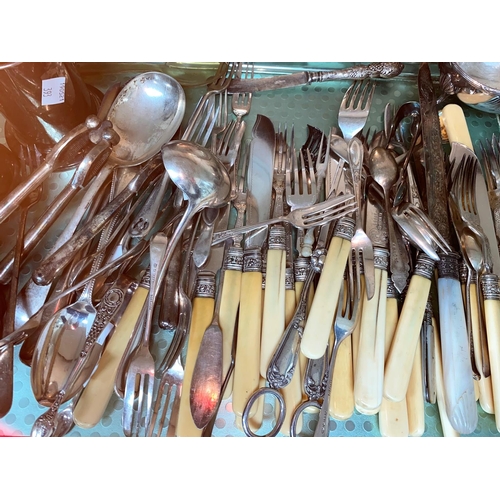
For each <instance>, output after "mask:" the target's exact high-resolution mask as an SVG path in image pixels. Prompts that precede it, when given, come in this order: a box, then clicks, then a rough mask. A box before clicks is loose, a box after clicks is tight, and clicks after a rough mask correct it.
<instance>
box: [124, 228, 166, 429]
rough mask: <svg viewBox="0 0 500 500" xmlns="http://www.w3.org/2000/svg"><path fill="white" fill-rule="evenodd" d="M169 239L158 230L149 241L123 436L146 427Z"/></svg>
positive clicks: (127, 381) (150, 406)
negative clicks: (155, 328) (160, 287)
mask: <svg viewBox="0 0 500 500" xmlns="http://www.w3.org/2000/svg"><path fill="white" fill-rule="evenodd" d="M167 243H168V239H167V236H166V234H165V233H161V232H160V233H157V234H156V235H155V236H154V237H153V239H152V240H151V243H150V273H151V285H150V288H149V295H148V302H147V314H146V319H145V321H144V329H143V333H142V338H141V342H140V344H139V346H138V348H137V350H136V351H135V352H134V353H133V354H132V358H131V360H130V362H129V365H128V368H127V375H126V382H125V393H124V397H123V403H124V404H123V414H122V426H123V433H124V434H125V436H127V437H129V436H138V435H139V431H140V428H141V427H145V428H147V427H148V424H149V420H150V418H151V409H152V401H153V391H154V378H155V361H154V358H153V356H152V354H151V351H150V349H149V339H150V337H151V328H152V324H153V313H154V306H155V299H156V295H157V291H158V285H159V279H160V268H161V263H162V261H163V258H164V256H165V252H166V250H167Z"/></svg>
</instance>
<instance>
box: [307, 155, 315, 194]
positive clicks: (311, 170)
mask: <svg viewBox="0 0 500 500" xmlns="http://www.w3.org/2000/svg"><path fill="white" fill-rule="evenodd" d="M307 160H308V162H309V168H308V169H307V170H308V173H309V185H308V188H309V189H308V192H309V193H311V194H312V193H315V192H316V175H315V173H314V168H313V166H312V165H313V161H312V156H311V152H310V151H309V149H308V150H307Z"/></svg>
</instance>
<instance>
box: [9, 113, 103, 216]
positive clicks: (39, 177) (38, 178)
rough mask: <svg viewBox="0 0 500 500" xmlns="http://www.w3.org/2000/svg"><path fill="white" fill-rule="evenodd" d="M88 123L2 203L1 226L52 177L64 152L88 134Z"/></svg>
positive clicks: (48, 156) (62, 144) (69, 137)
mask: <svg viewBox="0 0 500 500" xmlns="http://www.w3.org/2000/svg"><path fill="white" fill-rule="evenodd" d="M87 123H88V124H89V125H87ZM87 123H84V124H81V125H77V126H76V127H75V128H74V129H73V130H71V132H69V133H68V134H66V135H65V136H64V137H63V138H62V139H61V140H60V141H59V142H58V143H57V144H56V145H55V146H54V147H53V148H52V150H51V151H50V153H49V154H48V155H47V157H46V159H45V161H44V162H43V163H42V164H41V165H40V167H38V168H37V169H36V170H35V171H34V172H33V173H32V174H31V175H30V177H29V179H27V180H26V181H25V182H22V183H21V184H19V186H17V187H16V188H15V189H14V190H13V191H11V193H10V194H9V195H8V196H7V197H6V198H5V199H3V200H2V202H1V203H0V224H1V223H2V222H4V221H5V220H6V219H7V217H9V216H10V215H11V214H12V213H13V212H14V211H15V210H16V209H17V207H18V206H19V203H20V202H21V201H22V200H23V199H24V198H25V197H26V196H27V195H28V193H29V192H30V191H31V190H33V189H35V188H37V187H38V186H39V185H40V184H42V182H43V181H44V180H45V179H46V178H47V177H48V176H49V175H50V173H51V172H52V170H53V169H54V166H55V164H56V162H57V160H58V159H59V158H60V156H61V155H62V152H63V151H64V150H65V149H66V148H67V147H68V146H69V145H70V144H71V143H73V141H75V140H76V139H77V138H78V137H79V136H81V135H82V134H84V133H85V132H87V131H88V130H89V129H90V128H93V127H92V125H95V123H93V122H92V121H89V119H87Z"/></svg>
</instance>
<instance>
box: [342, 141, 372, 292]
mask: <svg viewBox="0 0 500 500" xmlns="http://www.w3.org/2000/svg"><path fill="white" fill-rule="evenodd" d="M347 154H348V159H349V166H350V168H351V173H352V181H353V187H354V195H355V197H356V203H357V205H358V210H357V212H356V215H355V220H356V226H355V229H356V231H355V233H354V236H353V237H352V238H351V253H352V256H353V258H354V263H355V269H356V274H357V281H358V283H360V282H361V269H364V275H365V290H366V296H367V298H368V300H370V299H371V298H372V297H373V295H374V293H375V262H374V252H373V244H372V241H371V240H370V238H369V237H368V235H367V234H366V233H365V231H364V229H363V219H362V215H361V214H362V203H363V195H362V184H363V176H362V173H363V156H364V149H363V143H362V142H361V141H360V140H359V139H358V138H356V137H353V138H352V139H351V140H350V141H349V147H348V153H347Z"/></svg>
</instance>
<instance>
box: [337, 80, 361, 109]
mask: <svg viewBox="0 0 500 500" xmlns="http://www.w3.org/2000/svg"><path fill="white" fill-rule="evenodd" d="M361 83H362V82H361V81H359V80H356V81H355V82H354V83H353V84H352V85H351V86H350V87H349V88H348V89H347V91H346V93H345V95H344V99H342V103H341V104H340V107H344V108H347V109H350V108H352V107H353V103H354V102H355V101H356V98H357V97H358V94H359V89H360V88H361Z"/></svg>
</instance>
